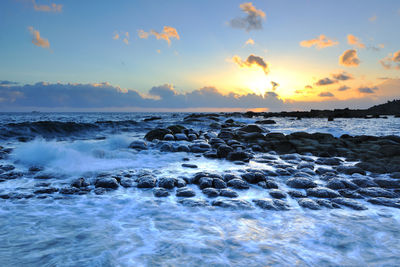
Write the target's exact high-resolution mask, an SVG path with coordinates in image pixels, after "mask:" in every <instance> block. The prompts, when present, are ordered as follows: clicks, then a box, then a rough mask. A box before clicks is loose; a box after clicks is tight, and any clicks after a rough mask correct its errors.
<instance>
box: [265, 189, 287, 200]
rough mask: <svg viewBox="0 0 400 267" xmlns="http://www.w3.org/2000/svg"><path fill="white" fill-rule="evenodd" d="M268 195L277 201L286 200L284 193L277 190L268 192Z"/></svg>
mask: <svg viewBox="0 0 400 267" xmlns="http://www.w3.org/2000/svg"><path fill="white" fill-rule="evenodd" d="M269 195H270V196H271V197H273V198H278V199H281V198H286V194H285V192H283V191H282V190H279V189H272V190H270V191H269Z"/></svg>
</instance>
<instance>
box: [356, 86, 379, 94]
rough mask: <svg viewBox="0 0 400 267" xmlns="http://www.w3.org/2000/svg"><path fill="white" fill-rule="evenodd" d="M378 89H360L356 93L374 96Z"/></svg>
mask: <svg viewBox="0 0 400 267" xmlns="http://www.w3.org/2000/svg"><path fill="white" fill-rule="evenodd" d="M378 89H379V88H378V87H376V86H374V87H360V88H358V91H359V92H360V93H363V94H374V93H375V91H376V90H378Z"/></svg>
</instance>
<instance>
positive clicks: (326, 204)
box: [315, 199, 340, 209]
mask: <svg viewBox="0 0 400 267" xmlns="http://www.w3.org/2000/svg"><path fill="white" fill-rule="evenodd" d="M315 202H317V203H318V205H320V206H321V207H325V208H328V209H337V208H340V206H339V205H338V204H336V203H332V202H331V201H329V200H327V199H316V200H315Z"/></svg>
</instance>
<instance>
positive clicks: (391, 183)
mask: <svg viewBox="0 0 400 267" xmlns="http://www.w3.org/2000/svg"><path fill="white" fill-rule="evenodd" d="M374 182H375V183H376V184H378V185H379V186H380V187H383V188H400V180H398V179H390V178H375V179H374Z"/></svg>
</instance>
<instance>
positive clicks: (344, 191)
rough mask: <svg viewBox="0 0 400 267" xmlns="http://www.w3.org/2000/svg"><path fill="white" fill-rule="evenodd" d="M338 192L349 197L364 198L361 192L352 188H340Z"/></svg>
mask: <svg viewBox="0 0 400 267" xmlns="http://www.w3.org/2000/svg"><path fill="white" fill-rule="evenodd" d="M338 192H339V194H340V195H342V196H344V197H347V198H358V199H361V198H363V196H361V195H360V194H359V193H357V192H356V191H353V190H350V189H340V190H338Z"/></svg>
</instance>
